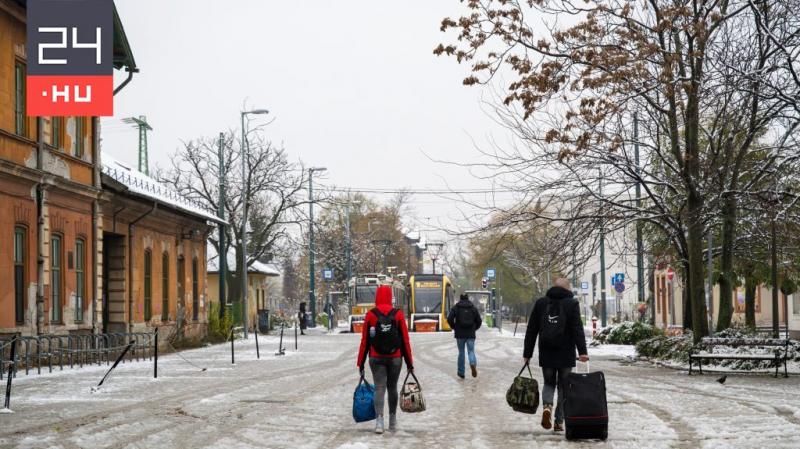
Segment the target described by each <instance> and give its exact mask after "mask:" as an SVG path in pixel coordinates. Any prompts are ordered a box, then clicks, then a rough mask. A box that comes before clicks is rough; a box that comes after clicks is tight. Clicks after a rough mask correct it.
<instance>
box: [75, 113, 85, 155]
mask: <svg viewBox="0 0 800 449" xmlns="http://www.w3.org/2000/svg"><path fill="white" fill-rule="evenodd" d="M83 150H84V148H83V117H75V145H74V146H73V148H72V155H73V156H75V157H79V158H80V157H83Z"/></svg>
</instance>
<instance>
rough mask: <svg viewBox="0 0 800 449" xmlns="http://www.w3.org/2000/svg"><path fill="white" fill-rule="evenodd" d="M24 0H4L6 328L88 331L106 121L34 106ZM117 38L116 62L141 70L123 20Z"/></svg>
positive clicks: (1, 155)
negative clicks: (43, 112)
mask: <svg viewBox="0 0 800 449" xmlns="http://www.w3.org/2000/svg"><path fill="white" fill-rule="evenodd" d="M26 3H27V2H25V1H22V0H16V1H11V0H0V210H2V211H4V213H2V214H0V235H2V238H0V286H2V288H0V333H21V334H23V335H34V334H43V333H66V332H91V331H92V329H94V328H96V325H97V323H98V317H99V315H98V313H99V309H98V307H97V299H98V297H99V282H98V281H99V279H98V277H97V275H98V273H97V270H96V266H97V261H98V257H97V254H98V247H99V242H100V238H101V236H100V233H99V230H98V217H99V210H98V202H97V200H98V198H99V193H100V188H101V185H100V171H99V145H98V142H99V140H98V133H99V122H98V120H97V118H96V117H29V116H28V115H27V113H26V110H25V94H26V85H25V77H26V63H27V59H28V55H27V54H26V49H25V44H26V38H25V33H26V31H25V27H26V22H25V16H26V9H25V8H26ZM115 14H116V13H115ZM116 19H117V20H116V21H115V22H116V23H120V22H119V20H118V18H116ZM114 41H115V42H114V44H115V52H114V59H115V65H116V67H117V68H125V69H128V70H130V71H135V70H136V68H135V63H134V62H133V57H132V55H131V54H130V51H129V46H128V45H127V40H126V38H125V34H124V32H123V31H122V28H121V25H119V26H117V27H115V30H114Z"/></svg>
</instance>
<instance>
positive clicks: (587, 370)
mask: <svg viewBox="0 0 800 449" xmlns="http://www.w3.org/2000/svg"><path fill="white" fill-rule="evenodd" d="M578 362H580V360H578ZM581 363H583V364H584V365H586V374H589V371H590V370H589V361H588V360H587V361H585V362H581Z"/></svg>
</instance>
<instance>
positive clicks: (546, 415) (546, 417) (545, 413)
mask: <svg viewBox="0 0 800 449" xmlns="http://www.w3.org/2000/svg"><path fill="white" fill-rule="evenodd" d="M552 416H553V406H552V405H550V404H545V406H544V407H542V427H543V428H545V429H546V430H549V429H550V428H551V427H553V423H552V421H551V418H552Z"/></svg>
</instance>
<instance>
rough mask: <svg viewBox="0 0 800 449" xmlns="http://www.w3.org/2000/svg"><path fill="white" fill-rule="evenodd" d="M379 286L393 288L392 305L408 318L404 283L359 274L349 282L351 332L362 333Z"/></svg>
mask: <svg viewBox="0 0 800 449" xmlns="http://www.w3.org/2000/svg"><path fill="white" fill-rule="evenodd" d="M379 285H388V286H391V287H392V305H393V306H394V307H395V308H397V309H400V310H402V311H403V313H404V314H405V315H406V316H408V315H409V308H408V304H409V303H408V295H407V294H406V289H405V286H404V285H403V283H402V282H401V281H399V280H397V279H394V278H392V277H391V276H388V275H385V274H380V273H369V274H359V275H357V276H355V277H353V278H351V279H350V280H349V281H348V282H347V290H348V296H349V297H350V304H351V306H350V318H349V325H350V332H356V333H358V332H361V326H362V324H361V323H363V322H364V318H365V317H366V316H367V312H369V311H370V310H371V309H372V308H373V307H375V293H376V292H377V291H378V286H379Z"/></svg>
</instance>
